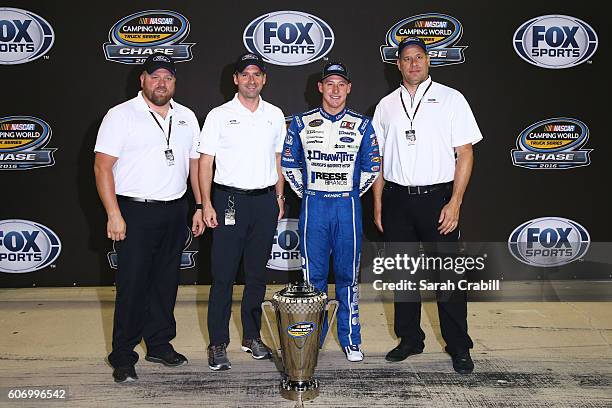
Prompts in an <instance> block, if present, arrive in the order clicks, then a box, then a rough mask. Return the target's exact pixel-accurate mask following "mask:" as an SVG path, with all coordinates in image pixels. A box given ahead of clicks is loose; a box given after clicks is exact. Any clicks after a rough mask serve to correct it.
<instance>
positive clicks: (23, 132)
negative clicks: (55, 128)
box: [0, 116, 57, 170]
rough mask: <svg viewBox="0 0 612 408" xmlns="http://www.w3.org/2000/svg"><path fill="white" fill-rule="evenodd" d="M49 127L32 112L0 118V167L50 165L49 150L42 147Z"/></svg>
mask: <svg viewBox="0 0 612 408" xmlns="http://www.w3.org/2000/svg"><path fill="white" fill-rule="evenodd" d="M50 139H51V127H50V126H49V125H48V124H47V122H45V121H44V120H42V119H39V118H35V117H33V116H7V117H4V118H0V170H28V169H34V168H38V167H47V166H53V164H55V160H54V158H53V152H55V151H56V150H57V149H54V148H50V149H46V148H45V146H46V145H47V143H49V140H50Z"/></svg>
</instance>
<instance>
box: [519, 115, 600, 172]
mask: <svg viewBox="0 0 612 408" xmlns="http://www.w3.org/2000/svg"><path fill="white" fill-rule="evenodd" d="M588 140H589V128H588V127H587V125H586V124H585V123H584V122H582V121H580V120H578V119H573V118H552V119H546V120H542V121H539V122H537V123H534V124H533V125H531V126H529V127H528V128H527V129H525V130H523V131H522V132H521V134H520V135H519V136H518V138H517V140H516V149H514V150H512V164H514V165H515V166H517V167H524V168H527V169H571V168H574V167H582V166H588V165H589V164H591V158H590V157H589V155H590V153H591V151H592V149H581V147H582V146H584V145H585V143H586V142H587V141H588Z"/></svg>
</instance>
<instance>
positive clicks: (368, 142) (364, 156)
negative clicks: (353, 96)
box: [358, 121, 380, 196]
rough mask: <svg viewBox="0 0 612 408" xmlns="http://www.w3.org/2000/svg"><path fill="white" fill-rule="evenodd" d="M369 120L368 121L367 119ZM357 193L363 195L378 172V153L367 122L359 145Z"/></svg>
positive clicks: (371, 129) (371, 128) (373, 135)
mask: <svg viewBox="0 0 612 408" xmlns="http://www.w3.org/2000/svg"><path fill="white" fill-rule="evenodd" d="M368 122H369V121H368ZM358 165H359V169H360V177H359V195H360V196H361V195H363V194H364V193H365V192H366V191H368V189H369V188H370V187H371V186H372V184H374V181H376V178H377V177H378V174H379V173H380V154H379V152H378V142H377V140H376V135H375V134H374V128H373V127H372V124H371V122H369V123H368V124H367V126H366V128H365V132H364V133H363V138H362V139H361V145H360V146H359V164H358Z"/></svg>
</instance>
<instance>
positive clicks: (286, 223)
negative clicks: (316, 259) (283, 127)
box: [267, 134, 302, 271]
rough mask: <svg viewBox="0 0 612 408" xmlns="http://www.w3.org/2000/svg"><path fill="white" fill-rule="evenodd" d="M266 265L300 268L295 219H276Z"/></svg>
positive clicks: (285, 269)
mask: <svg viewBox="0 0 612 408" xmlns="http://www.w3.org/2000/svg"><path fill="white" fill-rule="evenodd" d="M287 137H289V134H287ZM267 267H268V268H270V269H276V270H279V271H298V270H300V269H301V268H302V261H301V258H300V236H299V235H298V220H297V219H295V218H282V219H281V220H279V221H278V225H277V227H276V234H275V235H274V241H273V244H272V251H271V252H270V258H269V259H268V265H267Z"/></svg>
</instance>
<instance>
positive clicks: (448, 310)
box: [373, 37, 482, 373]
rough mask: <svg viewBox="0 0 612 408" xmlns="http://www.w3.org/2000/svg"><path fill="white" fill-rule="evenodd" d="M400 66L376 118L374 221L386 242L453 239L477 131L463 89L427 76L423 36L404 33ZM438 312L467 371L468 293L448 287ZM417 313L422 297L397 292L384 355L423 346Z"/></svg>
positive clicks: (401, 355) (402, 354)
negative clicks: (378, 171)
mask: <svg viewBox="0 0 612 408" xmlns="http://www.w3.org/2000/svg"><path fill="white" fill-rule="evenodd" d="M397 65H398V68H399V70H400V72H401V74H402V83H401V85H400V87H399V88H398V89H397V90H395V91H393V92H392V93H390V94H389V95H387V96H385V97H384V98H383V99H382V100H381V101H380V103H379V104H378V106H377V107H376V111H375V113H374V119H373V126H374V130H375V132H376V136H377V138H378V141H379V144H380V154H381V156H384V159H383V177H384V178H383V177H379V178H378V180H377V181H376V183H375V184H374V187H373V192H374V222H375V224H376V226H377V228H378V229H379V230H380V231H381V232H383V234H384V237H385V240H386V241H388V242H402V241H403V242H423V243H439V242H450V243H452V242H456V241H457V240H458V239H459V228H458V226H459V210H460V207H461V203H462V200H463V195H464V193H465V190H466V187H467V185H468V181H469V179H470V175H471V171H472V164H473V152H472V145H473V144H475V143H477V142H478V141H480V140H481V139H482V135H481V133H480V130H479V129H478V125H477V124H476V120H475V119H474V115H473V114H472V111H471V109H470V107H469V105H468V103H467V101H466V100H465V98H464V97H463V95H462V94H461V93H460V92H458V91H456V90H455V89H452V88H449V87H447V86H444V85H442V84H439V83H436V82H433V81H432V80H431V77H430V76H429V56H428V54H427V47H426V46H425V43H424V42H423V40H421V39H420V38H417V37H407V38H405V39H404V40H403V41H402V42H401V43H400V45H399V49H398V62H397ZM426 247H431V245H430V244H427V245H426ZM411 255H413V256H415V254H411ZM396 295H397V294H396ZM417 295H418V294H417ZM438 313H439V316H440V326H441V330H442V336H443V337H444V340H445V341H446V351H447V352H448V353H449V354H450V355H451V357H452V361H453V368H454V369H455V371H457V372H459V373H471V372H472V370H473V368H474V364H473V362H472V359H471V357H470V353H469V350H470V348H472V347H473V344H472V340H471V339H470V336H469V335H468V327H467V306H466V293H465V291H459V290H456V291H454V292H451V294H450V297H449V298H448V299H445V300H442V299H441V298H440V297H439V298H438ZM420 318H421V302H420V297H417V299H416V301H398V297H397V296H396V301H395V317H394V330H395V334H396V335H397V336H398V337H400V338H401V341H400V344H399V345H398V346H397V347H396V348H394V349H393V350H391V351H390V352H389V353H388V354H387V356H386V359H387V360H388V361H401V360H404V359H405V358H406V357H408V356H409V355H411V354H418V353H421V352H422V351H423V347H424V339H425V334H424V333H423V330H421V327H420Z"/></svg>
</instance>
